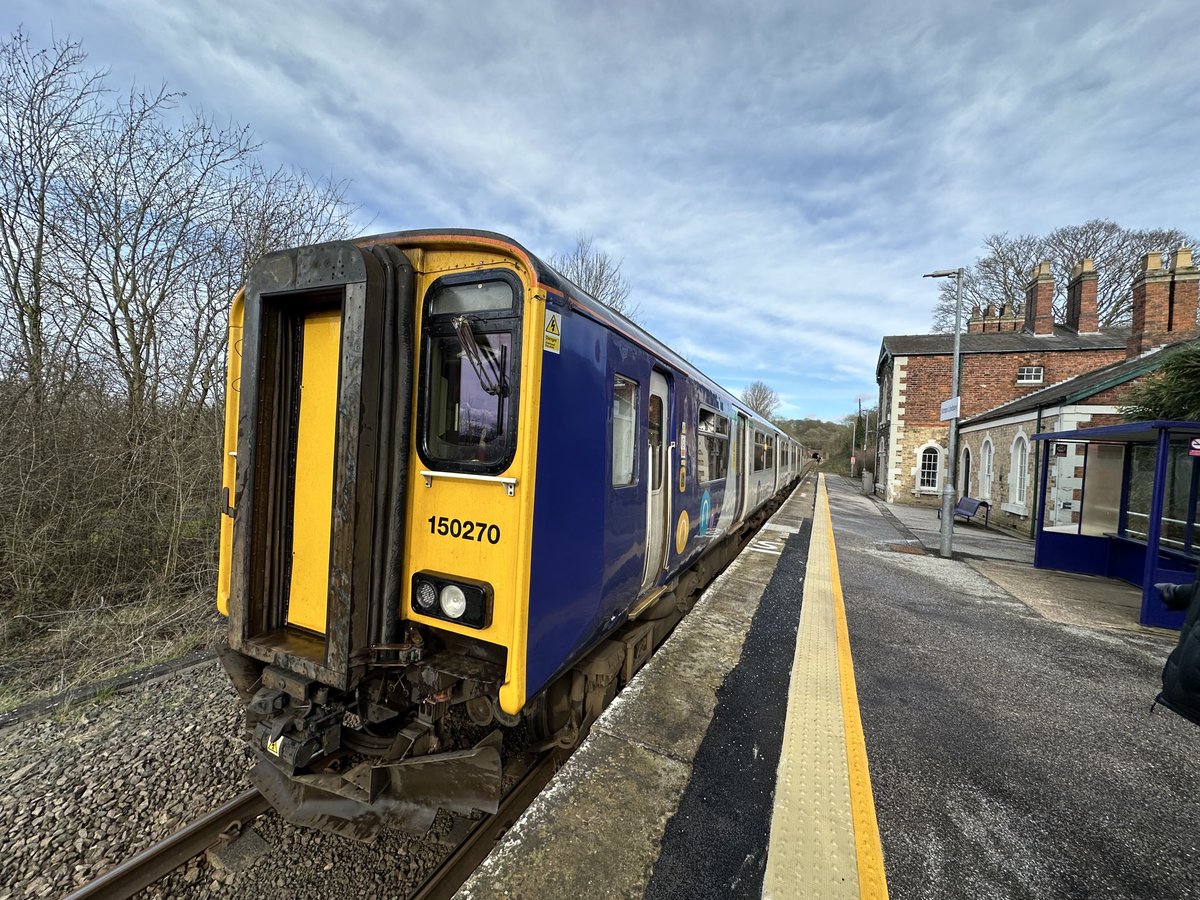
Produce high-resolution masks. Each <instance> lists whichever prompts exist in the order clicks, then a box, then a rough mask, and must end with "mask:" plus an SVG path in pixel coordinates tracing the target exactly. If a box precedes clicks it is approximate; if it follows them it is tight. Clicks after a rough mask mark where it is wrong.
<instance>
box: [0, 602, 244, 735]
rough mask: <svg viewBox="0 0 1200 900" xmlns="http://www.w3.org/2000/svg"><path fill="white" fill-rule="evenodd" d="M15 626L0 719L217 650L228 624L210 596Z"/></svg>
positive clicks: (62, 614)
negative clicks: (94, 684) (84, 688)
mask: <svg viewBox="0 0 1200 900" xmlns="http://www.w3.org/2000/svg"><path fill="white" fill-rule="evenodd" d="M16 619H17V621H10V622H8V623H6V625H5V628H4V630H3V633H2V638H3V639H2V640H0V712H7V711H8V710H11V709H14V708H16V707H18V706H23V705H24V704H26V703H30V702H32V701H35V700H41V699H46V698H49V697H53V696H55V695H57V694H60V693H62V692H63V691H68V690H71V689H73V688H77V687H81V686H83V685H85V684H90V683H92V682H95V681H102V680H104V679H106V678H112V677H114V676H117V675H124V674H126V673H128V672H131V671H134V670H137V669H141V668H145V667H146V666H151V665H154V664H156V663H160V662H165V661H167V660H170V659H175V658H176V657H179V656H183V655H184V654H186V653H190V652H191V651H193V650H198V649H201V648H203V647H208V646H213V645H215V643H216V641H217V640H218V639H219V638H220V636H221V635H222V634H223V632H224V623H225V620H224V618H223V617H222V616H221V615H220V614H219V613H218V612H217V611H216V605H215V603H214V602H213V599H212V597H211V595H207V594H203V595H202V594H194V595H192V596H189V597H185V598H183V599H182V600H172V601H166V600H158V601H147V602H142V603H136V604H126V605H123V606H107V607H100V608H91V609H82V610H61V611H53V612H49V613H42V614H39V616H38V617H37V618H36V620H31V619H27V620H26V621H19V620H20V619H21V617H16Z"/></svg>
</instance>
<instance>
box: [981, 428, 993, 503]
mask: <svg viewBox="0 0 1200 900" xmlns="http://www.w3.org/2000/svg"><path fill="white" fill-rule="evenodd" d="M979 455H980V456H981V457H982V459H981V460H980V461H979V462H980V469H979V498H980V499H981V500H991V499H992V457H993V456H994V455H995V454H994V451H993V448H992V439H991V438H984V441H983V447H982V449H981V450H980V451H979Z"/></svg>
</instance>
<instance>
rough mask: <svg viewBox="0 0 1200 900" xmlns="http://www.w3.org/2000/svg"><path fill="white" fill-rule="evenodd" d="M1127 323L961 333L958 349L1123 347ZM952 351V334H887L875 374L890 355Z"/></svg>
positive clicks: (968, 351)
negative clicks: (1094, 328)
mask: <svg viewBox="0 0 1200 900" xmlns="http://www.w3.org/2000/svg"><path fill="white" fill-rule="evenodd" d="M1130 334H1131V329H1130V328H1128V327H1127V326H1120V327H1116V328H1106V329H1104V331H1100V332H1096V333H1095V334H1079V333H1078V332H1075V331H1072V330H1071V329H1069V328H1067V327H1065V326H1063V325H1055V326H1054V333H1053V334H1031V333H1030V332H1028V331H986V332H962V333H961V334H960V335H959V344H958V352H959V353H960V354H971V353H1036V352H1038V351H1047V350H1049V351H1051V352H1057V351H1071V350H1123V349H1125V345H1126V343H1128V341H1129V337H1130ZM953 352H954V335H953V333H950V332H946V333H939V334H889V335H887V336H886V337H885V338H884V339H883V343H882V344H881V345H880V347H879V361H878V363H877V364H876V366H875V377H876V379H878V378H879V377H880V371H881V370H882V368H883V364H884V361H885V360H886V359H887V358H888V357H891V356H949V355H950V354H951V353H953Z"/></svg>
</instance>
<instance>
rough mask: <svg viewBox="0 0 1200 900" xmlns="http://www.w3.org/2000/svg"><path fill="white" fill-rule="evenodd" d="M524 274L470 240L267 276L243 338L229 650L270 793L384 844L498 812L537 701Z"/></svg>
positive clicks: (246, 316) (233, 388)
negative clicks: (532, 694)
mask: <svg viewBox="0 0 1200 900" xmlns="http://www.w3.org/2000/svg"><path fill="white" fill-rule="evenodd" d="M529 283H530V272H529V269H528V267H527V266H523V265H522V262H521V260H520V258H519V257H515V256H513V255H512V254H507V253H505V252H503V251H502V249H499V248H497V249H492V250H490V251H489V252H481V251H480V248H479V246H477V245H472V246H470V247H467V248H464V247H460V246H458V245H457V244H456V243H455V242H454V241H446V242H441V243H437V242H435V243H432V244H428V245H419V246H418V245H412V246H403V245H402V243H401V242H396V241H392V242H388V241H383V240H380V241H377V242H374V243H370V242H368V243H366V244H364V245H358V244H353V243H349V242H337V243H331V244H323V245H318V246H315V247H305V248H299V249H295V250H289V251H284V252H281V253H275V254H272V255H270V256H268V257H266V258H264V259H263V260H262V261H261V262H260V263H259V264H258V265H256V266H255V268H254V269H253V270H252V272H251V275H250V277H249V279H248V281H247V286H246V289H245V291H244V292H243V295H242V296H241V298H240V300H239V301H238V302H236V303H235V305H234V310H233V315H232V320H231V328H230V353H229V373H228V376H227V388H228V392H227V399H226V403H227V409H226V448H225V449H226V466H225V478H224V487H225V496H226V509H225V513H226V515H225V516H224V517H223V521H222V539H221V569H220V587H219V598H218V605H219V606H220V608H221V610H222V612H225V613H226V614H227V615H228V616H229V646H228V648H227V649H226V650H225V651H224V652H223V653H222V662H223V664H224V665H225V668H226V670H227V671H228V673H229V675H230V677H231V679H232V681H233V683H234V685H235V687H236V688H237V689H238V692H239V694H240V695H241V696H242V699H243V700H244V702H245V703H246V725H247V736H248V740H249V742H250V745H251V747H252V749H253V752H254V754H255V757H256V762H255V766H254V769H253V772H252V780H253V781H254V783H255V785H256V786H257V787H258V788H259V789H260V790H261V791H262V792H263V793H264V794H265V795H266V796H267V798H268V799H269V800H270V801H271V802H272V804H273V805H274V806H275V807H276V808H277V809H279V810H280V811H281V812H282V813H283V814H284V815H285V817H287V818H289V819H291V820H292V821H294V822H296V823H298V824H304V825H310V826H314V827H320V828H324V829H327V830H333V831H337V832H339V833H342V834H346V835H349V836H352V837H355V838H359V839H371V838H373V837H374V835H375V834H376V833H377V832H378V830H379V828H380V827H381V826H382V825H384V824H397V825H400V826H402V827H404V828H407V829H409V830H411V831H415V832H423V831H424V830H426V829H427V828H428V827H429V825H430V824H432V821H433V818H434V816H435V814H436V812H437V809H438V808H439V807H441V808H446V809H449V810H451V811H455V812H462V813H467V812H469V811H470V810H472V809H482V810H485V811H495V809H496V805H497V803H498V801H499V798H500V782H501V758H500V744H501V735H500V733H499V732H498V731H497V730H495V725H496V724H497V723H500V724H505V723H507V724H513V723H515V721H516V720H517V714H519V712H520V710H521V707H522V705H523V703H524V700H525V698H524V685H523V672H524V664H523V659H522V658H521V654H522V653H523V643H522V637H521V636H522V634H523V629H524V627H525V621H524V618H523V613H522V609H523V604H522V602H521V599H522V598H523V597H524V596H525V592H526V591H527V586H528V557H529V554H528V552H527V546H526V543H525V542H526V533H527V531H528V520H529V517H530V515H531V502H532V498H531V489H532V484H531V483H529V482H528V480H527V479H525V478H524V474H525V473H526V472H527V471H531V463H532V449H531V446H530V445H531V444H532V443H533V442H532V441H529V440H526V441H522V440H520V439H519V437H520V434H521V432H520V423H521V419H520V411H521V405H522V401H523V397H522V393H521V391H522V385H523V378H522V368H521V359H522V356H523V348H522V342H523V340H524V339H525V337H526V335H525V332H526V331H527V329H523V328H522V316H523V314H524V311H525V307H526V296H527V294H528V293H529V290H528V284H529Z"/></svg>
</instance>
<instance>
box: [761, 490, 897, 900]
mask: <svg viewBox="0 0 1200 900" xmlns="http://www.w3.org/2000/svg"><path fill="white" fill-rule="evenodd" d="M834 552H835V551H834V546H833V529H832V525H831V520H830V517H829V499H828V494H827V493H826V491H825V485H824V481H823V480H822V482H821V483H820V485H819V486H818V492H817V503H816V511H815V514H814V516H813V529H812V540H811V543H810V545H809V554H808V565H807V569H806V575H805V579H804V595H803V605H802V606H801V611H800V627H799V633H798V635H797V638H796V652H795V655H794V658H793V661H792V681H791V685H790V687H789V696H788V712H787V721H786V723H785V725H784V734H783V752H782V755H781V757H780V761H779V772H778V776H777V781H776V785H775V806H774V811H773V814H772V818H771V839H770V845H769V848H768V852H767V871H766V875H765V879H764V882H763V897H764V898H771V900H785V898H786V900H791V898H808V897H812V898H831V900H836V898H855V900H858V898H861V897H873V898H878V897H886V896H887V889H886V886H885V885H882V882H881V881H879V880H877V879H876V878H874V877H873V875H874V874H875V871H874V870H876V869H878V871H879V873H882V865H881V864H880V865H878V866H876V865H875V864H874V862H873V861H868V860H860V859H859V855H860V853H861V852H862V848H863V847H864V846H865V847H866V848H867V852H868V854H870V853H871V852H874V851H873V847H878V832H877V830H876V834H875V835H874V837H873V840H874V844H873V845H872V844H871V842H870V841H871V836H870V835H857V839H856V832H855V819H856V815H855V813H856V809H855V807H856V806H857V807H858V809H857V812H858V817H857V818H858V820H859V823H860V830H861V827H862V821H863V817H862V807H863V799H862V797H861V796H859V797H856V798H854V799H852V787H853V789H854V790H853V793H855V794H861V793H862V791H863V790H865V791H866V799H865V803H866V804H867V805H869V806H870V807H871V812H872V815H871V821H872V824H873V820H874V815H873V813H874V809H873V803H872V801H871V787H870V780H869V777H868V776H867V775H866V772H865V759H866V755H865V748H864V750H863V751H862V753H861V756H858V755H856V754H855V753H850V754H848V753H847V729H846V726H847V721H848V720H850V718H851V716H850V713H851V712H852V713H853V722H857V717H858V709H857V703H856V701H855V698H854V696H853V693H852V691H853V669H852V668H851V669H849V675H848V677H849V679H850V681H851V694H850V696H849V698H848V699H849V702H850V703H851V704H852V705H853V706H854V709H853V710H845V711H844V710H843V700H844V699H847V698H846V696H845V695H846V691H845V690H844V683H843V682H844V680H845V678H846V677H847V673H846V671H845V669H844V667H842V666H841V665H840V664H839V633H838V632H839V627H838V626H839V621H838V620H839V613H840V610H839V609H838V605H837V601H838V600H840V599H841V590H840V584H838V583H837V581H838V579H837V572H836V560H835V558H834ZM835 595H836V596H835ZM842 627H843V628H844V625H843V626H842ZM848 651H849V644H848V639H847V640H846V652H847V654H848ZM846 663H847V665H848V664H849V658H848V655H847V660H846ZM851 727H852V731H854V732H857V733H855V734H852V735H851V737H852V738H855V739H857V740H858V741H860V742H861V740H862V738H861V731H860V730H859V729H858V728H855V727H854V725H853V724H852V726H851ZM852 768H853V769H854V771H853V772H852V771H851V769H852ZM864 782H865V784H864ZM855 801H857V802H855ZM864 838H866V839H867V840H866V842H865V844H864V840H863V839H864ZM864 862H866V863H867V865H866V866H865V867H864V865H863V864H864ZM860 871H863V874H864V875H865V876H866V878H865V879H864V881H865V882H866V883H863V884H860V878H859V873H860ZM881 890H882V892H881Z"/></svg>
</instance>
